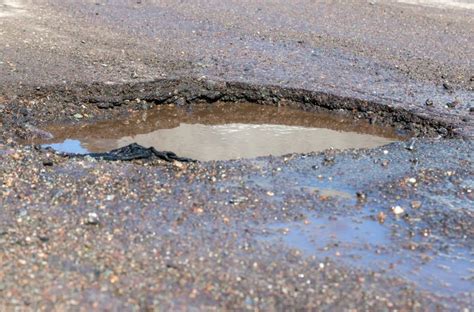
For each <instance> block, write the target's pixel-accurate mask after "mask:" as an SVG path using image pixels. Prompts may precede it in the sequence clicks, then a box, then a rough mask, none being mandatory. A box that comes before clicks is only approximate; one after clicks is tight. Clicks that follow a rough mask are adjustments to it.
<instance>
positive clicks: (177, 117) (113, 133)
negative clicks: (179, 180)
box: [41, 103, 401, 161]
mask: <svg viewBox="0 0 474 312" xmlns="http://www.w3.org/2000/svg"><path fill="white" fill-rule="evenodd" d="M47 130H48V131H50V132H51V133H52V134H53V135H54V139H52V140H50V141H47V142H41V143H43V144H45V145H46V146H50V147H52V148H53V149H56V150H58V151H61V152H69V153H88V152H105V151H109V150H112V149H115V148H119V147H122V146H126V145H128V144H131V143H138V144H140V145H143V146H145V147H150V146H153V147H155V148H156V149H157V150H161V151H172V152H175V153H176V154H177V155H179V156H183V157H189V158H193V159H197V160H201V161H208V160H229V159H239V158H253V157H258V156H268V155H274V156H279V155H284V154H289V153H308V152H318V151H322V150H325V149H328V148H331V147H332V148H336V149H348V148H373V147H377V146H381V145H385V144H388V143H391V142H394V141H397V140H400V139H401V137H400V136H399V135H397V134H396V132H395V131H394V129H390V128H381V127H375V126H373V125H370V124H369V123H367V122H363V121H354V120H347V119H343V118H341V117H338V116H337V115H335V114H329V113H313V112H305V111H302V110H296V109H291V108H287V107H274V106H264V105H257V104H250V103H239V104H229V103H217V104H195V105H191V106H187V107H177V106H175V105H161V106H158V107H157V108H156V109H153V110H149V111H144V112H140V113H135V114H132V115H131V116H130V118H128V119H126V120H121V121H117V120H114V121H106V122H99V123H96V124H92V125H84V126H81V127H69V128H67V127H66V128H65V127H61V126H53V127H50V128H49V129H47Z"/></svg>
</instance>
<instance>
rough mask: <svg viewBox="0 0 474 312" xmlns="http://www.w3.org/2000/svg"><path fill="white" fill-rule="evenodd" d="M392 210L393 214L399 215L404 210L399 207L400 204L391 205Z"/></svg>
mask: <svg viewBox="0 0 474 312" xmlns="http://www.w3.org/2000/svg"><path fill="white" fill-rule="evenodd" d="M392 212H393V213H394V214H395V215H399V214H402V213H404V212H405V210H403V208H402V207H400V206H394V207H392Z"/></svg>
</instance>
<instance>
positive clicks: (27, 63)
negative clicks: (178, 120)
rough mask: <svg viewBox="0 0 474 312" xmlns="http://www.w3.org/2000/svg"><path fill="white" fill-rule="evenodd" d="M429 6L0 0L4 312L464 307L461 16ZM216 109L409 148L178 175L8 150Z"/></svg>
mask: <svg viewBox="0 0 474 312" xmlns="http://www.w3.org/2000/svg"><path fill="white" fill-rule="evenodd" d="M409 2H412V3H413V2H414V1H409ZM417 2H427V1H417ZM434 2H435V5H428V6H419V5H417V4H415V5H414V4H412V3H408V4H407V3H401V2H396V1H393V2H392V1H373V2H364V1H346V2H344V3H336V2H324V1H320V2H314V1H297V2H295V3H292V4H288V3H287V2H286V1H277V0H275V1H269V2H265V3H258V4H257V3H255V2H253V1H239V2H234V1H194V2H192V3H190V2H179V1H113V2H112V1H53V0H49V1H43V0H41V1H34V2H33V1H0V40H1V42H2V46H0V58H1V59H0V83H1V84H0V92H1V93H0V113H1V114H2V115H1V120H0V127H1V130H2V131H1V135H0V161H1V165H0V172H1V175H0V194H1V197H0V206H1V213H0V266H1V270H0V305H1V306H2V308H3V309H4V310H14V309H27V310H28V309H29V310H37V309H44V310H51V309H56V310H71V309H79V307H82V308H84V309H88V308H95V309H98V310H123V309H127V310H133V309H135V310H146V309H158V308H161V309H180V310H193V309H196V310H197V309H199V310H212V309H248V310H257V309H258V310H275V309H278V310H296V309H317V310H329V309H332V310H339V309H357V310H386V309H388V310H395V309H397V310H432V309H436V308H438V309H452V310H454V309H456V310H458V309H461V308H464V309H466V308H467V309H469V308H472V306H473V302H474V301H473V274H474V271H473V269H474V263H473V261H474V258H473V237H474V236H473V235H474V233H473V228H474V227H473V220H474V218H473V217H474V216H473V210H472V207H473V199H474V198H473V193H472V188H473V178H472V176H473V172H472V159H473V158H472V150H473V143H472V140H471V139H470V137H472V129H473V127H472V126H473V123H472V104H473V96H472V94H473V93H472V87H473V77H472V74H473V68H472V57H471V55H472V54H473V53H472V52H473V42H474V40H473V39H474V38H473V33H474V32H473V25H472V23H473V19H472V16H473V12H472V9H470V8H469V2H468V1H446V2H448V3H460V4H459V5H452V4H451V5H448V6H446V5H445V4H443V3H444V2H443V1H432V2H431V4H433V3H434ZM463 3H464V6H463ZM341 21H344V23H343V22H341ZM217 100H219V101H225V102H232V101H241V100H245V101H251V102H256V103H259V104H267V105H278V103H282V102H285V103H286V102H288V103H291V105H292V106H294V107H296V108H302V109H305V110H309V111H311V110H314V111H318V110H325V111H326V112H334V113H336V112H337V113H341V114H345V115H347V116H349V117H350V118H355V119H363V120H370V121H371V122H372V123H374V124H379V125H385V126H386V125H390V126H394V127H396V128H398V129H401V130H406V131H411V132H412V133H413V134H414V135H415V136H416V138H415V139H411V140H408V141H406V142H399V143H393V144H390V145H388V146H384V147H381V148H376V149H368V150H349V151H345V152H340V151H336V150H328V151H326V152H323V153H320V154H294V155H288V156H283V157H261V158H257V159H248V160H237V161H221V162H202V163H201V162H199V163H193V164H185V163H180V162H174V163H166V162H163V161H160V160H144V161H134V162H114V163H112V162H106V161H97V160H93V159H90V158H85V159H69V158H65V157H61V156H59V155H56V154H54V153H52V152H51V151H41V150H38V149H36V148H35V147H34V146H32V145H20V144H19V143H20V142H25V140H28V139H31V138H32V137H34V136H38V137H41V136H44V135H47V134H46V133H45V132H44V131H42V129H44V127H45V126H46V125H47V124H51V123H56V124H67V125H69V126H70V125H78V126H79V125H81V124H83V123H88V122H89V123H90V122H94V121H96V120H104V119H108V120H111V119H115V118H117V119H118V118H124V117H126V116H128V115H130V114H132V113H133V112H137V111H138V112H144V111H146V110H148V109H152V107H153V106H155V105H157V104H162V103H180V104H182V105H183V104H184V105H186V104H187V103H193V102H199V101H201V102H206V103H213V102H215V101H217ZM79 116H80V117H79Z"/></svg>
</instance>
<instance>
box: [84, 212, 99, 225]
mask: <svg viewBox="0 0 474 312" xmlns="http://www.w3.org/2000/svg"><path fill="white" fill-rule="evenodd" d="M85 223H86V224H88V225H97V224H99V216H98V215H97V213H95V212H89V213H88V214H87V218H86V222H85Z"/></svg>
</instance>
